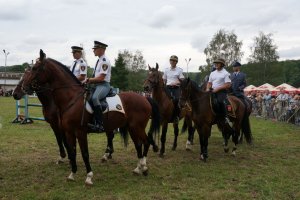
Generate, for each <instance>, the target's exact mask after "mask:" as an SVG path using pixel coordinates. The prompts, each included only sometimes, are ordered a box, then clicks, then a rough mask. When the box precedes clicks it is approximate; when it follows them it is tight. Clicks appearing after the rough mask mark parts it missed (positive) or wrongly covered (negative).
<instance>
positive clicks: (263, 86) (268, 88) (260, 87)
mask: <svg viewBox="0 0 300 200" xmlns="http://www.w3.org/2000/svg"><path fill="white" fill-rule="evenodd" d="M274 88H275V87H274V86H273V85H271V84H269V83H265V84H263V85H261V86H259V87H257V88H256V90H258V91H265V90H269V91H271V90H272V89H274Z"/></svg>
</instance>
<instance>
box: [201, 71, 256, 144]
mask: <svg viewBox="0 0 300 200" xmlns="http://www.w3.org/2000/svg"><path fill="white" fill-rule="evenodd" d="M208 79H209V76H205V77H204V79H203V82H202V83H201V85H200V89H201V90H202V91H203V92H205V91H206V86H207V83H208ZM229 95H232V94H231V93H229ZM242 102H243V103H244V105H245V104H247V105H246V111H245V112H246V113H245V114H246V115H247V118H246V119H245V120H249V117H250V115H251V113H252V102H251V100H250V99H249V98H248V97H246V96H245V97H244V101H242ZM244 130H245V131H247V132H251V128H250V126H249V129H242V132H241V134H240V137H239V144H242V143H243V138H244V132H243V131H244ZM246 134H247V133H246ZM248 134H249V133H248Z"/></svg>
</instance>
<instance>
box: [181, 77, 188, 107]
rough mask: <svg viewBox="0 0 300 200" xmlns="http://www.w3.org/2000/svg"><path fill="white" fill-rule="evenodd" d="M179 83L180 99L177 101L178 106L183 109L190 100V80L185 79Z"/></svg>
mask: <svg viewBox="0 0 300 200" xmlns="http://www.w3.org/2000/svg"><path fill="white" fill-rule="evenodd" d="M179 81H180V91H181V95H180V99H179V106H180V107H181V108H184V107H185V106H186V105H187V104H188V101H189V98H190V87H191V80H190V78H186V79H183V80H179Z"/></svg>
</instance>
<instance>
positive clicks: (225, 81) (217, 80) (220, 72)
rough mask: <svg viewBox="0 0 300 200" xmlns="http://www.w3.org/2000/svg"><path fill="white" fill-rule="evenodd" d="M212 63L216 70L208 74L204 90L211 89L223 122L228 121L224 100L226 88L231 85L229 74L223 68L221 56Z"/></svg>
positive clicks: (223, 61)
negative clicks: (223, 119)
mask: <svg viewBox="0 0 300 200" xmlns="http://www.w3.org/2000/svg"><path fill="white" fill-rule="evenodd" d="M214 64H215V67H216V70H214V71H213V72H211V73H210V75H209V79H208V83H207V86H206V91H211V92H213V93H214V94H215V96H216V98H217V101H218V104H219V107H220V109H221V112H222V113H221V114H222V115H223V116H224V117H225V122H226V123H228V122H229V120H228V118H227V108H226V105H225V100H226V99H227V90H228V89H229V88H230V86H231V80H230V74H229V73H228V72H227V70H226V69H224V67H225V60H224V59H223V58H218V59H217V60H215V61H214Z"/></svg>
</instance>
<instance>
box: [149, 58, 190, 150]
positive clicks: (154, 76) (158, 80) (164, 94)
mask: <svg viewBox="0 0 300 200" xmlns="http://www.w3.org/2000/svg"><path fill="white" fill-rule="evenodd" d="M148 67H149V73H148V76H147V78H146V80H145V82H144V90H145V91H151V92H152V97H153V99H154V100H155V101H157V102H158V105H159V112H160V115H161V124H162V134H161V148H160V156H163V155H164V153H165V143H166V134H167V130H168V124H169V123H173V128H174V135H175V137H174V142H173V147H172V150H176V147H177V137H178V132H179V129H178V122H174V121H172V120H173V119H172V118H173V112H174V109H175V108H174V103H173V101H172V98H171V94H170V93H169V92H168V91H167V88H166V87H165V85H164V82H163V78H162V74H161V73H160V72H159V71H158V68H159V66H158V64H157V63H156V67H155V68H151V67H150V66H148ZM183 117H184V120H185V121H184V123H185V125H187V127H188V132H189V137H188V141H187V143H186V149H187V150H189V149H190V144H191V142H192V141H191V140H192V138H193V136H194V131H195V130H194V128H193V123H192V119H191V112H190V111H189V110H188V109H182V112H181V118H183Z"/></svg>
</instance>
